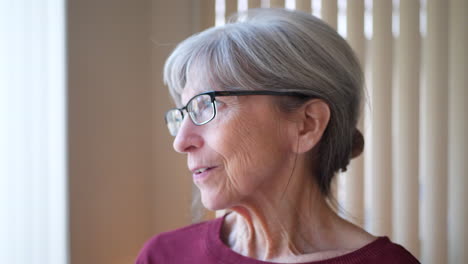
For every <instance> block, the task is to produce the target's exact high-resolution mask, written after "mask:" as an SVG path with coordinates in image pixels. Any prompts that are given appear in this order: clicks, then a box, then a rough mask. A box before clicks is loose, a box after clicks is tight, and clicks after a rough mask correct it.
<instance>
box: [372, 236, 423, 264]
mask: <svg viewBox="0 0 468 264" xmlns="http://www.w3.org/2000/svg"><path fill="white" fill-rule="evenodd" d="M369 246H371V247H372V249H373V250H372V251H369V252H367V253H368V256H367V259H368V260H369V263H397V264H418V263H420V262H419V261H418V260H417V259H416V258H415V257H414V256H413V255H412V254H411V253H410V252H409V251H408V250H406V249H405V248H404V247H402V246H400V245H398V244H396V243H393V242H392V241H390V239H389V238H388V237H379V238H378V239H377V240H376V241H374V242H373V243H371V244H370V245H369Z"/></svg>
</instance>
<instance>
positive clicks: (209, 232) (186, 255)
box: [136, 217, 419, 264]
mask: <svg viewBox="0 0 468 264" xmlns="http://www.w3.org/2000/svg"><path fill="white" fill-rule="evenodd" d="M223 219H224V218H223V217H220V218H217V219H215V220H212V221H208V222H203V223H199V224H195V225H191V226H188V227H185V228H181V229H178V230H175V231H171V232H166V233H162V234H160V235H158V236H155V237H153V238H152V239H150V240H149V241H148V242H146V244H145V245H144V247H143V249H142V250H141V251H140V254H139V255H138V258H137V260H136V264H182V263H183V264H198V263H200V264H220V263H221V264H234V263H235V264H241V263H242V264H278V263H273V262H265V261H260V260H256V259H252V258H249V257H245V256H242V255H240V254H238V253H236V252H234V251H232V250H231V249H230V248H229V247H228V246H226V245H225V244H224V243H223V242H222V240H221V238H220V234H221V226H222V224H223ZM353 263H363V264H366V263H379V264H387V263H388V264H390V263H392V264H396V263H398V264H403V263H404V264H406V263H408V264H411V263H419V261H418V260H417V259H416V258H415V257H413V256H412V255H411V253H409V252H408V251H406V250H405V249H404V248H403V247H402V246H400V245H397V244H394V243H392V242H391V241H390V240H389V239H388V238H387V237H379V238H378V239H377V240H375V241H373V242H372V243H370V244H368V245H366V246H364V247H362V248H360V249H358V250H356V251H354V252H351V253H348V254H345V255H342V256H339V257H335V258H331V259H327V260H322V261H314V262H307V263H302V264H353Z"/></svg>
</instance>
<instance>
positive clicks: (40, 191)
mask: <svg viewBox="0 0 468 264" xmlns="http://www.w3.org/2000/svg"><path fill="white" fill-rule="evenodd" d="M64 16H65V2H64V1H63V0H42V1H27V0H15V1H7V0H1V1H0V38H1V40H0V263H15V264H26V263H48V264H63V263H67V262H68V257H67V245H68V243H67V235H66V234H67V229H66V226H67V225H66V223H67V213H66V212H67V210H66V201H67V199H66V177H65V175H66V155H65V131H66V129H65V127H66V122H65V101H66V100H65V56H64V54H65V51H64V49H65V47H64V46H65V18H64Z"/></svg>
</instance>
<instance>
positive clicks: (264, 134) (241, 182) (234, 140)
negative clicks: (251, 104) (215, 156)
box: [215, 117, 287, 194]
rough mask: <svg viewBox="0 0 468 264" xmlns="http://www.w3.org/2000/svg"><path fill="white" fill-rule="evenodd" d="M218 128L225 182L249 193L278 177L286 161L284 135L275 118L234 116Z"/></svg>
mask: <svg viewBox="0 0 468 264" xmlns="http://www.w3.org/2000/svg"><path fill="white" fill-rule="evenodd" d="M218 131H223V133H219V136H218V137H217V139H216V143H215V144H217V146H218V148H217V149H218V152H219V154H220V155H221V156H222V157H223V162H224V166H225V170H226V172H227V175H226V177H227V178H226V179H225V180H226V181H228V182H227V183H226V184H228V185H229V187H230V188H231V189H234V190H236V191H237V192H238V193H240V194H248V193H250V192H252V191H254V190H256V189H257V188H258V186H259V185H261V184H262V183H263V182H264V181H265V180H270V179H271V177H275V176H277V175H275V172H277V171H279V167H280V166H281V164H284V163H285V160H284V159H285V157H286V153H287V149H286V147H285V144H284V143H285V141H284V136H285V135H284V133H282V130H281V129H280V126H279V124H278V123H277V122H276V121H275V120H265V119H264V117H260V118H253V117H244V118H242V117H240V118H234V119H231V120H229V122H226V123H225V124H224V125H223V124H220V127H219V130H218ZM282 139H283V140H282Z"/></svg>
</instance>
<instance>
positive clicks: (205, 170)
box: [191, 166, 216, 180]
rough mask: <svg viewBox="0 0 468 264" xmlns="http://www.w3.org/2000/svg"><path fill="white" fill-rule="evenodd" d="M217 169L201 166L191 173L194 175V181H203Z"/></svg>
mask: <svg viewBox="0 0 468 264" xmlns="http://www.w3.org/2000/svg"><path fill="white" fill-rule="evenodd" d="M215 168H216V167H205V166H201V167H197V168H195V169H192V170H191V171H192V173H193V178H194V180H201V179H204V178H206V177H207V176H208V175H209V174H210V172H211V171H212V170H213V169H215Z"/></svg>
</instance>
